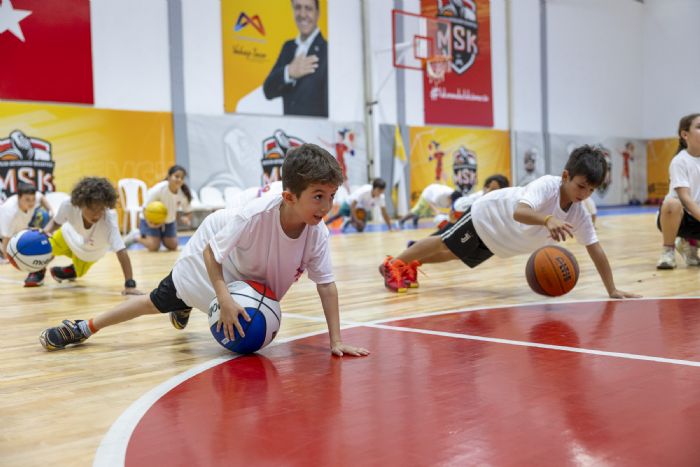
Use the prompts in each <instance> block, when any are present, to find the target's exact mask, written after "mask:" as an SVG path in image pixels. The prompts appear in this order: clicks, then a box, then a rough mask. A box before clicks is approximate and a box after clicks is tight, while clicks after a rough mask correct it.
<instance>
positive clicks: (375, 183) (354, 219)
mask: <svg viewBox="0 0 700 467" xmlns="http://www.w3.org/2000/svg"><path fill="white" fill-rule="evenodd" d="M385 190H386V182H385V181H384V180H383V179H381V178H375V179H374V180H372V183H371V184H370V183H367V184H366V185H362V186H361V187H359V188H358V189H356V190H355V191H353V192H352V193H350V195H349V196H348V198H347V200H345V201H344V202H343V204H342V205H341V206H340V209H339V210H338V212H337V213H336V214H335V215H333V216H331V217H329V218H328V219H327V220H326V224H330V223H332V222H334V221H335V220H336V219H339V218H341V217H347V219H346V220H345V222H344V223H343V228H342V230H343V231H345V229H346V228H347V227H348V226H349V225H352V226H353V227H355V229H356V230H357V231H358V232H363V231H364V230H365V227H366V226H367V216H369V214H370V213H371V212H372V209H374V207H375V206H379V208H380V209H381V211H382V217H383V218H384V222H386V226H387V227H388V229H389V230H393V227H392V226H391V218H390V217H389V213H388V212H387V210H386V200H385V198H384V191H385ZM363 216H364V217H363Z"/></svg>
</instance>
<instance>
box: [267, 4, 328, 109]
mask: <svg viewBox="0 0 700 467" xmlns="http://www.w3.org/2000/svg"><path fill="white" fill-rule="evenodd" d="M291 1H292V8H293V9H294V21H295V22H296V25H297V28H298V29H299V35H298V36H297V37H296V39H293V40H289V41H287V42H285V43H284V45H283V46H282V51H281V52H280V55H279V57H277V62H276V63H275V66H274V67H272V71H270V74H269V75H268V76H267V78H266V79H265V83H264V84H263V91H264V92H265V97H266V98H268V99H273V98H275V97H279V96H282V102H283V104H284V114H285V115H309V116H317V117H327V116H328V44H327V42H326V40H325V39H324V38H323V35H322V34H321V31H320V30H319V28H318V17H319V4H318V0H291Z"/></svg>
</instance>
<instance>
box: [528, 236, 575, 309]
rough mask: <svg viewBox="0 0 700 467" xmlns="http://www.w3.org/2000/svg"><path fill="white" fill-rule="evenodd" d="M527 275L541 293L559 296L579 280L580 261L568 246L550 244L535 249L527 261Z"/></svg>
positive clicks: (534, 289) (537, 291) (535, 288)
mask: <svg viewBox="0 0 700 467" xmlns="http://www.w3.org/2000/svg"><path fill="white" fill-rule="evenodd" d="M525 277H526V278H527V283H528V284H529V285H530V288H531V289H532V290H533V291H534V292H536V293H538V294H541V295H548V296H550V297H558V296H560V295H564V294H565V293H568V292H570V291H571V289H573V288H574V286H575V285H576V281H578V262H577V261H576V257H575V256H574V255H573V254H571V252H570V251H569V250H567V249H566V248H562V247H560V246H556V245H549V246H545V247H542V248H540V249H539V250H537V251H535V252H534V253H533V254H532V255H531V256H530V259H529V260H528V261H527V266H526V267H525Z"/></svg>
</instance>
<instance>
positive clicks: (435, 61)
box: [425, 55, 450, 85]
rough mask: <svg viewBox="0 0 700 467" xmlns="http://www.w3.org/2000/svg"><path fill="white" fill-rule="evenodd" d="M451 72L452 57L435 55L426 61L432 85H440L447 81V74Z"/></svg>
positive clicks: (426, 69)
mask: <svg viewBox="0 0 700 467" xmlns="http://www.w3.org/2000/svg"><path fill="white" fill-rule="evenodd" d="M449 71H450V57H448V56H446V55H435V56H433V57H429V58H428V59H426V60H425V72H426V73H427V74H428V80H429V81H430V84H432V85H438V84H440V83H442V82H443V81H445V74H446V73H448V72H449Z"/></svg>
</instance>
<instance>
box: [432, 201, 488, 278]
mask: <svg viewBox="0 0 700 467" xmlns="http://www.w3.org/2000/svg"><path fill="white" fill-rule="evenodd" d="M441 237H442V241H443V243H444V244H445V246H447V248H449V249H450V251H451V252H452V253H454V254H455V256H457V257H458V258H459V259H461V260H462V262H463V263H464V264H466V265H467V266H469V267H470V268H474V267H476V266H478V265H480V264H481V263H483V262H484V261H486V260H487V259H489V258H490V257H492V256H493V253H492V252H491V250H489V248H488V247H487V246H486V245H485V244H484V242H483V241H482V240H481V238H480V237H479V235H478V234H477V233H476V230H475V229H474V223H473V222H472V213H471V208H469V209H467V212H465V213H464V214H463V215H462V217H460V218H459V220H458V221H457V222H455V224H454V225H453V226H452V227H450V228H448V229H447V230H446V231H445V232H444V233H443V234H442V235H441Z"/></svg>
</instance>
